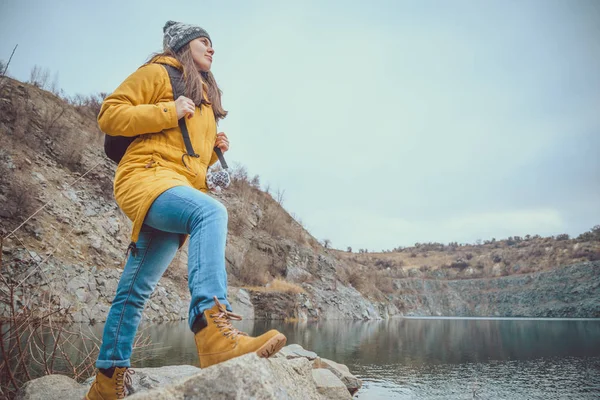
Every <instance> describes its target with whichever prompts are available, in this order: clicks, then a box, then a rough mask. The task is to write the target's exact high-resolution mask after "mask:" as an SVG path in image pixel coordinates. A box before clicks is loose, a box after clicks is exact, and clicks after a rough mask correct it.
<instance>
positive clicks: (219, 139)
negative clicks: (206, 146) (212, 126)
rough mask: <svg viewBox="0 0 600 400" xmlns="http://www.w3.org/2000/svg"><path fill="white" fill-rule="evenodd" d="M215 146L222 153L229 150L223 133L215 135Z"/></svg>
mask: <svg viewBox="0 0 600 400" xmlns="http://www.w3.org/2000/svg"><path fill="white" fill-rule="evenodd" d="M215 146H216V147H218V148H220V149H221V151H222V152H223V153H225V152H226V151H227V150H229V139H228V138H227V135H226V134H225V132H219V133H217V140H216V141H215Z"/></svg>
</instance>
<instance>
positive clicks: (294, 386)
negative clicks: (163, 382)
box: [128, 354, 347, 400]
mask: <svg viewBox="0 0 600 400" xmlns="http://www.w3.org/2000/svg"><path fill="white" fill-rule="evenodd" d="M346 393H347V392H346ZM128 399H131V400H151V399H159V400H167V399H188V400H194V399H223V400H227V399H236V400H243V399H253V400H275V399H289V400H294V399H298V400H301V399H302V400H320V399H323V397H322V396H321V395H320V394H319V393H318V392H317V388H316V386H315V384H314V382H313V379H312V368H311V364H310V362H309V361H308V360H306V359H304V358H300V359H295V360H284V359H281V358H279V359H261V358H259V357H258V356H257V355H256V354H247V355H245V356H242V357H238V358H234V359H232V360H229V361H227V362H224V363H221V364H217V365H214V366H212V367H209V368H205V369H203V370H201V371H200V372H199V373H198V374H196V375H193V376H192V377H189V378H187V379H186V380H184V381H182V382H180V383H177V384H174V385H170V386H167V387H163V388H160V389H155V390H150V391H146V392H141V393H137V394H134V395H133V396H130V397H128Z"/></svg>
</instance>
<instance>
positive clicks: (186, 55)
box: [148, 43, 227, 122]
mask: <svg viewBox="0 0 600 400" xmlns="http://www.w3.org/2000/svg"><path fill="white" fill-rule="evenodd" d="M161 56H163V57H173V58H175V59H176V60H177V61H179V63H180V64H181V65H182V66H183V80H184V81H185V93H186V97H189V98H190V99H192V101H193V102H194V103H195V104H196V105H197V106H198V107H200V106H201V104H206V105H211V106H212V110H213V114H214V115H215V120H216V121H217V122H219V120H220V119H223V118H225V117H226V116H227V111H225V110H224V109H223V106H222V105H221V95H222V93H223V92H222V91H221V89H219V86H218V85H217V81H216V80H215V77H214V75H213V74H212V72H210V71H208V72H204V71H200V70H199V69H198V66H197V65H196V63H195V62H194V59H193V58H192V50H191V49H190V44H189V43H188V44H186V45H185V46H183V47H182V48H181V50H179V51H178V52H177V53H175V52H173V51H172V50H171V49H166V50H165V51H163V52H162V53H157V54H153V55H152V56H151V57H150V61H148V63H150V62H152V60H154V59H155V58H157V57H161ZM204 93H206V97H207V98H208V100H207V99H206V98H205V97H204V95H203V94H204Z"/></svg>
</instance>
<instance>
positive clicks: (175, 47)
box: [163, 21, 212, 52]
mask: <svg viewBox="0 0 600 400" xmlns="http://www.w3.org/2000/svg"><path fill="white" fill-rule="evenodd" d="M163 32H164V34H165V37H164V39H163V47H164V49H165V50H167V49H171V50H172V51H174V52H178V51H179V50H180V49H181V48H182V47H183V46H185V45H186V44H188V43H189V42H190V41H192V40H194V39H197V38H199V37H205V38H208V40H210V43H211V44H212V40H211V39H210V36H209V35H208V32H206V31H205V30H204V29H202V28H200V27H199V26H197V25H189V24H184V23H181V22H175V21H167V23H166V24H165V26H164V28H163Z"/></svg>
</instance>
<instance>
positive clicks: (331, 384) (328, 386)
mask: <svg viewBox="0 0 600 400" xmlns="http://www.w3.org/2000/svg"><path fill="white" fill-rule="evenodd" d="M312 377H313V380H314V382H315V384H316V385H317V391H318V392H319V393H320V394H321V395H323V396H324V397H325V398H326V399H335V400H345V399H351V398H352V396H351V395H350V393H348V389H347V388H346V385H344V383H343V382H342V381H341V380H340V379H339V378H338V377H337V376H335V375H334V374H333V372H331V371H330V370H328V369H324V368H317V369H313V370H312Z"/></svg>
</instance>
